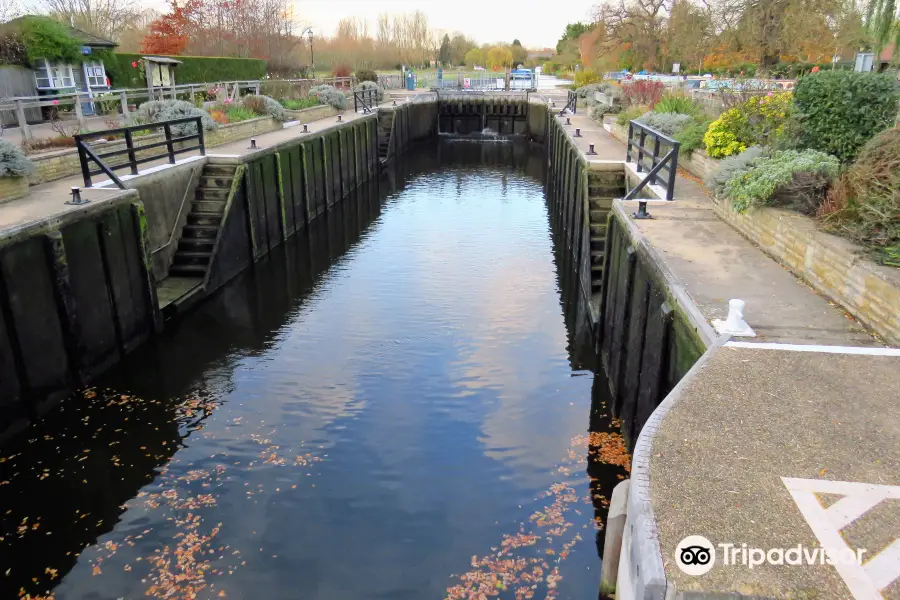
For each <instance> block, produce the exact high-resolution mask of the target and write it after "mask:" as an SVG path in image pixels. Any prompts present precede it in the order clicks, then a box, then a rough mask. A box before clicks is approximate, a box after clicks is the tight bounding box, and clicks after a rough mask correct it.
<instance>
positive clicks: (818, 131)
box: [794, 71, 898, 162]
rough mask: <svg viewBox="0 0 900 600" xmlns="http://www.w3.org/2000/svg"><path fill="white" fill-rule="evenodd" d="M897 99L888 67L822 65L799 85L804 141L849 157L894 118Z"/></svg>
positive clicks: (798, 104)
mask: <svg viewBox="0 0 900 600" xmlns="http://www.w3.org/2000/svg"><path fill="white" fill-rule="evenodd" d="M897 102H898V93H897V89H896V81H895V79H894V76H893V75H890V74H888V73H856V72H854V71H820V72H819V73H814V74H812V75H806V76H805V77H801V78H800V79H799V80H798V81H797V85H796V86H794V105H795V106H796V108H797V113H798V115H797V116H798V118H799V123H800V128H801V134H800V142H801V143H802V144H803V145H804V147H807V148H813V149H815V150H821V151H822V152H827V153H828V154H831V155H834V156H837V157H838V158H839V159H841V161H843V162H850V161H852V160H853V159H854V158H855V157H856V153H857V152H859V149H860V148H861V147H862V146H863V144H865V143H866V142H868V141H869V140H870V139H872V138H873V137H874V136H875V134H877V133H878V132H880V131H883V130H884V129H887V128H888V127H890V126H891V125H892V124H893V123H894V120H895V119H896V118H897Z"/></svg>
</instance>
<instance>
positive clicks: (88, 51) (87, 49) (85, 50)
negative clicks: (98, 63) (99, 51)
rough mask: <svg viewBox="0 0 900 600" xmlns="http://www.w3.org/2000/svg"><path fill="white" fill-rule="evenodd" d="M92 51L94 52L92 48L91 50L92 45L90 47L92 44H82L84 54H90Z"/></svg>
mask: <svg viewBox="0 0 900 600" xmlns="http://www.w3.org/2000/svg"><path fill="white" fill-rule="evenodd" d="M91 52H92V50H91V47H90V46H82V47H81V53H82V54H90V53H91Z"/></svg>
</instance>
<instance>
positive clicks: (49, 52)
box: [11, 15, 83, 65]
mask: <svg viewBox="0 0 900 600" xmlns="http://www.w3.org/2000/svg"><path fill="white" fill-rule="evenodd" d="M11 31H15V32H16V33H18V34H19V35H20V36H21V41H22V43H23V44H24V46H25V49H26V51H27V53H28V63H29V64H31V65H33V64H34V63H35V60H37V59H39V58H46V59H49V60H50V61H51V62H65V63H72V64H76V65H77V64H80V63H81V61H82V59H83V56H82V54H81V42H79V41H78V40H77V39H75V37H74V36H72V34H71V33H70V32H69V29H68V27H66V26H65V25H63V24H62V23H60V22H58V21H54V20H53V19H51V18H50V17H44V16H39V15H26V16H24V17H22V18H21V19H19V20H18V21H17V22H16V23H15V24H14V25H12V26H11Z"/></svg>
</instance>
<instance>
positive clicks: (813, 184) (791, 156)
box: [724, 150, 841, 214]
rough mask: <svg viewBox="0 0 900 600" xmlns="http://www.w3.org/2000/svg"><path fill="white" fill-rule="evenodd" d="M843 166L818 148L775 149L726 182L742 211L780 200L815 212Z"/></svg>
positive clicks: (782, 202)
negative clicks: (798, 149)
mask: <svg viewBox="0 0 900 600" xmlns="http://www.w3.org/2000/svg"><path fill="white" fill-rule="evenodd" d="M840 168H841V165H840V162H839V161H838V159H837V158H835V157H834V156H831V155H830V154H825V153H824V152H819V151H818V150H803V151H799V152H798V151H797V150H784V151H779V152H773V153H772V155H771V156H769V157H767V158H762V159H760V160H759V161H758V162H757V163H756V164H755V165H754V166H752V167H750V168H749V169H748V170H746V171H744V172H743V173H735V174H734V175H733V176H732V177H731V178H730V179H729V180H728V181H727V182H726V183H725V189H724V194H725V196H726V197H727V198H728V199H729V200H731V205H732V206H733V207H734V208H735V209H736V210H737V211H739V212H744V211H745V210H747V209H748V208H749V207H751V206H765V205H767V204H774V203H776V202H777V203H781V204H787V205H790V206H792V207H794V208H797V209H799V210H801V212H805V213H808V214H815V212H816V210H817V209H818V206H819V203H820V202H821V201H822V199H823V198H824V197H825V192H826V191H827V190H828V186H829V184H830V183H831V180H832V179H833V178H835V177H836V176H837V175H838V173H839V172H840Z"/></svg>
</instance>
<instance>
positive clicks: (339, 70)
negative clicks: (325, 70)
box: [331, 65, 353, 77]
mask: <svg viewBox="0 0 900 600" xmlns="http://www.w3.org/2000/svg"><path fill="white" fill-rule="evenodd" d="M352 72H353V71H352V70H351V69H350V67H348V66H347V65H336V66H334V67H332V69H331V76H332V77H350V74H351V73H352Z"/></svg>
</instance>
